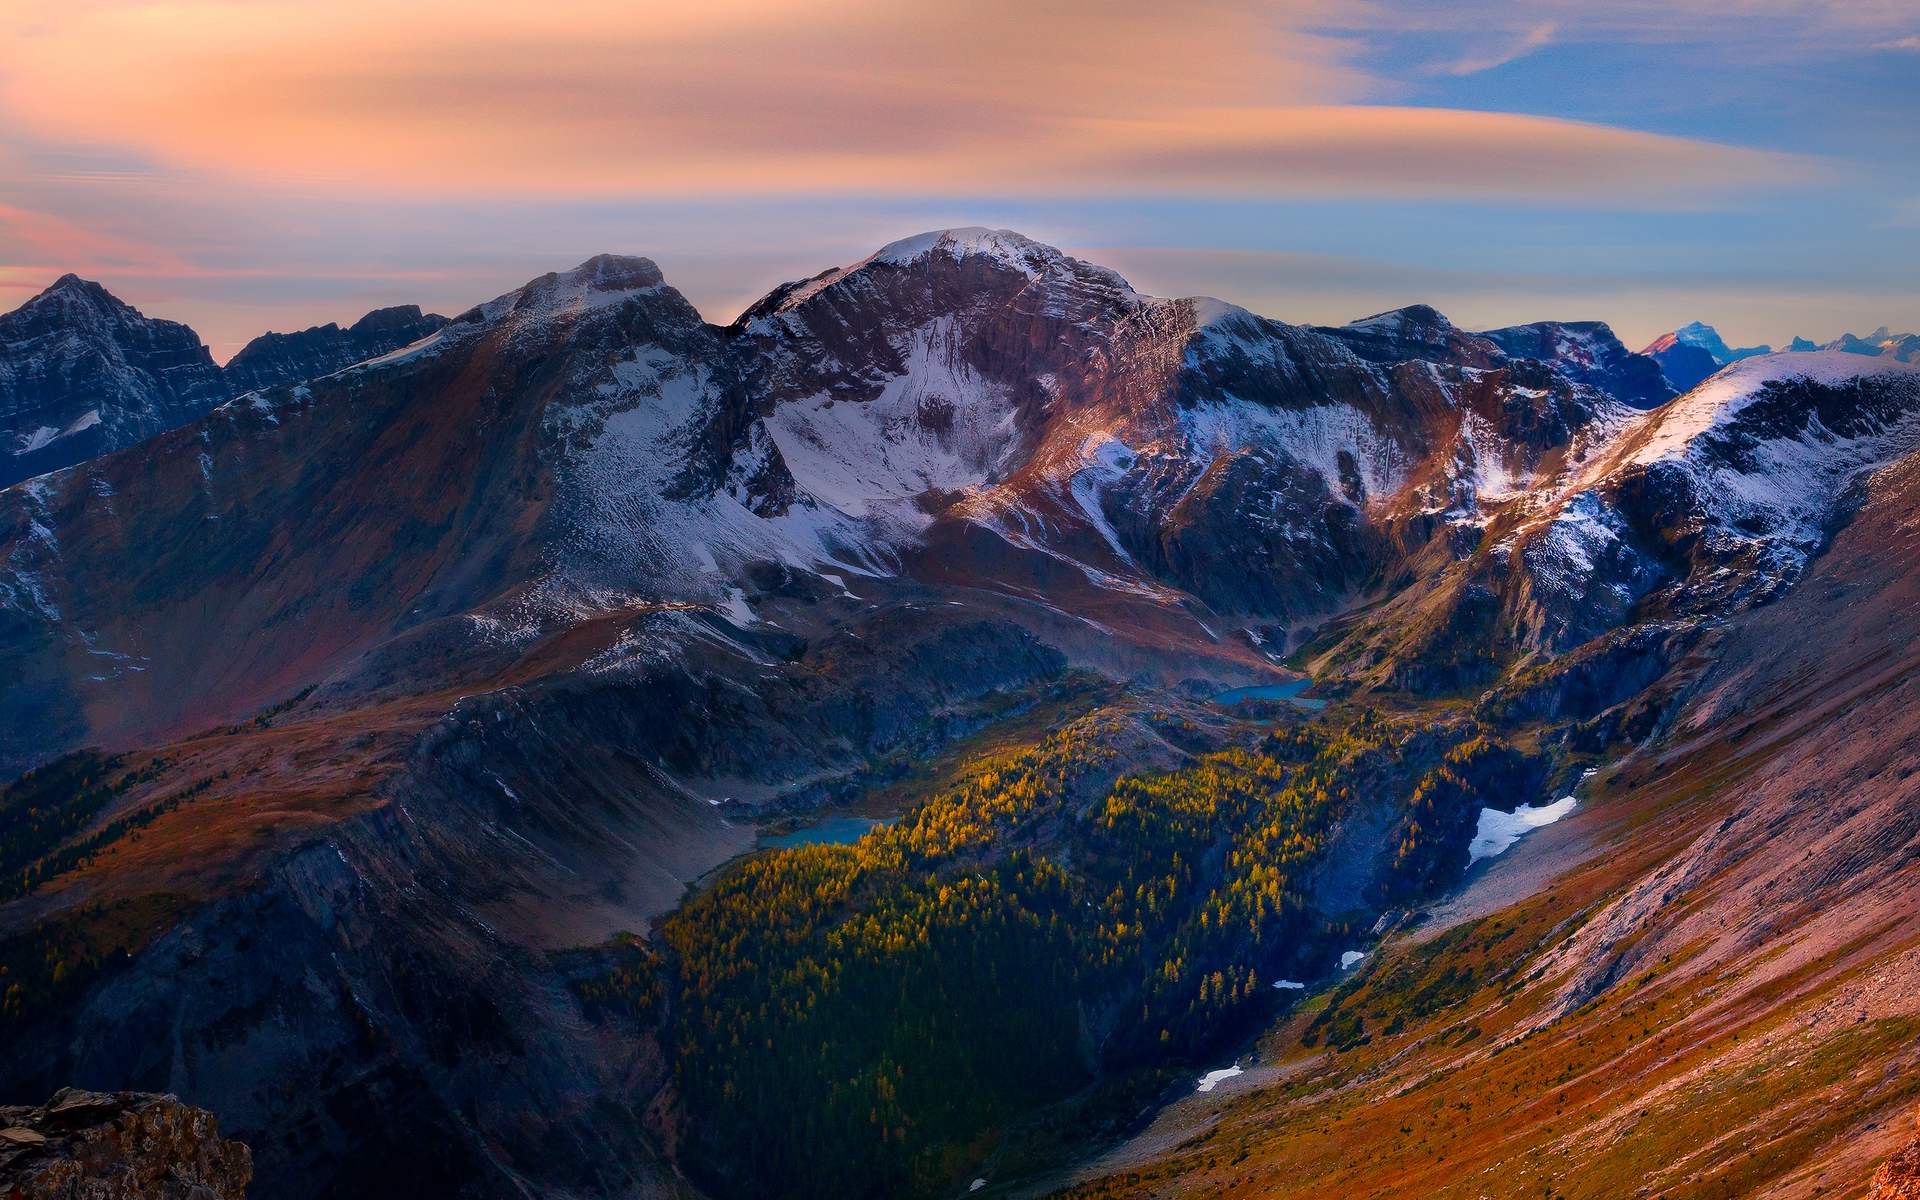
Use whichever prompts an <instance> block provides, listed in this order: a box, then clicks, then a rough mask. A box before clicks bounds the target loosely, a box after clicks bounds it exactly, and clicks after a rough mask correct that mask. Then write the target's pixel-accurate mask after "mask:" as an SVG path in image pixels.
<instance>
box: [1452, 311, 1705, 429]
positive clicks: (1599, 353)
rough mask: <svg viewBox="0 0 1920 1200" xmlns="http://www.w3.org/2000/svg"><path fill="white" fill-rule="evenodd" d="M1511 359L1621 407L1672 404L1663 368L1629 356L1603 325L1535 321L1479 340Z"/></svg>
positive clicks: (1642, 357) (1639, 356)
mask: <svg viewBox="0 0 1920 1200" xmlns="http://www.w3.org/2000/svg"><path fill="white" fill-rule="evenodd" d="M1478 336H1479V337H1482V338H1485V339H1486V340H1488V341H1490V342H1492V343H1493V344H1494V345H1496V346H1498V347H1500V349H1501V350H1503V351H1505V352H1506V353H1507V354H1508V355H1509V356H1510V357H1513V358H1534V359H1539V360H1540V361H1541V362H1544V363H1547V364H1549V365H1550V366H1552V367H1553V368H1554V369H1556V370H1558V371H1559V372H1560V373H1561V374H1563V375H1565V376H1566V377H1567V378H1569V379H1572V380H1574V381H1576V382H1578V383H1584V384H1587V385H1589V386H1591V387H1595V388H1598V389H1599V390H1600V391H1603V392H1605V393H1606V394H1608V395H1609V396H1612V397H1613V398H1614V399H1615V400H1618V401H1620V402H1621V403H1623V404H1630V405H1632V406H1633V407H1635V408H1653V407H1656V406H1657V405H1661V404H1665V403H1666V402H1667V401H1668V400H1671V399H1673V397H1674V395H1675V390H1674V388H1673V387H1672V386H1671V385H1670V384H1669V383H1668V382H1667V380H1666V378H1665V376H1663V375H1662V374H1661V371H1660V364H1659V363H1658V362H1657V361H1655V360H1654V359H1652V358H1650V357H1648V356H1647V355H1644V354H1635V353H1633V352H1632V351H1630V350H1628V349H1627V348H1626V346H1625V345H1624V344H1622V343H1621V341H1620V339H1619V338H1618V337H1616V336H1615V335H1614V332H1613V329H1612V327H1610V326H1609V325H1608V324H1607V323H1606V322H1605V321H1536V322H1534V323H1532V324H1530V325H1512V326H1508V327H1507V328H1505V329H1490V330H1487V331H1486V332H1484V333H1481V334H1479V335H1478Z"/></svg>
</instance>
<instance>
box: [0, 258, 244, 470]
mask: <svg viewBox="0 0 1920 1200" xmlns="http://www.w3.org/2000/svg"><path fill="white" fill-rule="evenodd" d="M227 395H228V393H227V388H226V383H225V381H224V380H223V379H222V377H221V373H220V368H219V367H218V366H216V365H215V364H214V361H213V356H212V355H211V354H210V353H209V352H208V350H207V348H206V347H205V346H203V345H201V344H200V337H199V335H198V334H196V333H194V331H193V330H191V329H189V328H187V327H186V326H185V325H181V324H178V323H177V322H173V321H163V320H158V319H154V318H149V317H146V316H143V315H142V314H141V313H140V312H139V310H137V309H135V308H134V307H132V306H131V305H128V304H125V303H123V302H122V301H120V300H119V299H118V298H116V297H115V296H114V295H113V294H112V293H110V292H108V291H107V289H106V288H104V287H102V286H100V285H99V284H98V283H94V282H91V281H89V280H85V279H81V278H80V277H79V276H77V275H73V274H67V275H63V276H61V277H60V278H59V279H58V280H56V281H55V282H54V284H53V286H51V287H49V288H47V290H45V291H43V292H41V293H40V294H39V295H37V296H35V297H34V298H33V299H31V300H29V301H27V302H26V303H25V304H23V305H21V306H20V307H19V308H18V309H15V310H14V311H13V312H10V313H7V314H5V315H4V316H0V486H6V485H8V484H12V483H16V482H18V481H19V480H22V479H27V478H30V477H32V476H34V475H39V474H42V473H44V472H46V471H52V470H57V469H59V468H60V467H64V466H70V465H72V464H73V463H77V462H82V461H85V460H86V459H88V458H92V457H94V456H96V455H98V454H101V453H104V452H105V451H106V450H109V449H114V448H117V447H119V446H124V445H130V444H132V443H133V442H135V441H138V440H140V439H141V438H143V437H151V436H152V435H153V434H156V433H159V432H161V431H162V430H165V429H171V428H173V427H174V426H176V425H180V424H184V423H185V422H187V421H189V420H191V419H193V418H194V417H196V416H198V415H200V414H201V413H203V412H205V411H207V410H208V409H210V408H212V407H213V406H215V405H217V404H219V403H221V402H222V401H224V400H226V398H227Z"/></svg>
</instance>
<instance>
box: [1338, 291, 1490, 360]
mask: <svg viewBox="0 0 1920 1200" xmlns="http://www.w3.org/2000/svg"><path fill="white" fill-rule="evenodd" d="M1318 332H1320V333H1323V334H1325V335H1327V336H1328V337H1331V338H1334V339H1336V340H1338V341H1340V342H1343V343H1345V344H1346V345H1347V346H1348V347H1349V348H1350V349H1352V350H1353V352H1354V353H1355V354H1358V355H1359V356H1360V357H1361V358H1364V359H1367V360H1368V361H1370V362H1377V363H1394V362H1405V361H1407V360H1409V359H1419V360H1423V361H1426V362H1439V363H1448V364H1451V365H1453V366H1457V367H1479V368H1483V369H1485V368H1492V367H1497V366H1499V365H1501V364H1502V363H1504V362H1505V361H1506V358H1507V356H1506V352H1505V351H1503V350H1501V349H1500V347H1499V346H1497V345H1495V344H1494V343H1492V342H1490V341H1488V340H1487V339H1486V338H1483V337H1480V336H1479V335H1477V334H1471V333H1468V332H1466V331H1465V330H1463V329H1461V328H1459V327H1458V326H1456V325H1455V324H1454V323H1453V322H1452V321H1449V320H1447V318H1446V317H1445V315H1443V314H1442V313H1441V312H1440V311H1439V310H1437V309H1435V308H1433V307H1432V306H1431V305H1427V304H1410V305H1408V306H1406V307H1405V308H1396V309H1393V310H1391V311H1389V312H1383V313H1375V314H1374V315H1373V316H1370V317H1362V318H1360V319H1359V320H1357V321H1349V322H1347V323H1346V324H1345V325H1340V326H1337V327H1336V326H1320V327H1318Z"/></svg>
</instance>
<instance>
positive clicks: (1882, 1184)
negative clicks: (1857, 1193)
mask: <svg viewBox="0 0 1920 1200" xmlns="http://www.w3.org/2000/svg"><path fill="white" fill-rule="evenodd" d="M1867 1200H1920V1133H1916V1134H1914V1136H1913V1137H1912V1138H1911V1139H1910V1140H1909V1141H1908V1142H1907V1144H1906V1145H1904V1146H1902V1147H1900V1149H1898V1150H1896V1151H1894V1154H1893V1157H1892V1158H1889V1159H1888V1160H1887V1161H1885V1162H1883V1163H1881V1164H1880V1169H1879V1170H1877V1171H1875V1172H1874V1173H1873V1180H1872V1182H1870V1183H1868V1184H1867Z"/></svg>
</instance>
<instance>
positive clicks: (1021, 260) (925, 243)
mask: <svg viewBox="0 0 1920 1200" xmlns="http://www.w3.org/2000/svg"><path fill="white" fill-rule="evenodd" d="M935 254H944V255H946V256H947V257H949V258H956V259H958V258H967V257H969V256H973V255H984V256H986V257H988V258H991V259H993V260H995V261H996V262H1000V263H1003V264H1005V265H1006V266H1009V267H1012V268H1014V269H1015V270H1017V271H1022V272H1024V273H1025V274H1026V275H1027V277H1028V278H1034V277H1037V276H1038V275H1039V274H1040V273H1041V272H1042V271H1044V270H1046V268H1047V267H1049V266H1051V265H1052V264H1053V263H1056V262H1058V261H1059V260H1060V257H1061V255H1060V252H1059V251H1058V250H1055V249H1054V248H1053V247H1052V246H1048V245H1044V244H1042V243H1040V242H1036V241H1034V240H1033V239H1032V238H1030V237H1027V236H1025V235H1024V234H1018V233H1015V232H1014V231H1013V230H1011V229H986V228H983V227H981V226H978V225H972V226H968V227H966V228H964V229H936V230H933V231H932V232H930V233H919V234H915V235H914V236H912V237H908V238H901V239H900V240H899V241H897V242H889V243H887V244H886V245H885V246H882V247H880V249H879V250H878V251H877V252H875V253H874V254H873V256H872V257H870V258H868V259H867V260H866V261H865V262H862V263H859V264H856V265H855V266H853V267H849V268H848V271H850V272H851V271H856V270H859V269H860V267H863V266H865V265H867V263H876V262H883V263H892V264H894V265H896V266H905V265H906V264H908V263H911V262H913V261H914V260H916V259H921V258H928V257H931V256H932V255H935Z"/></svg>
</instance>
